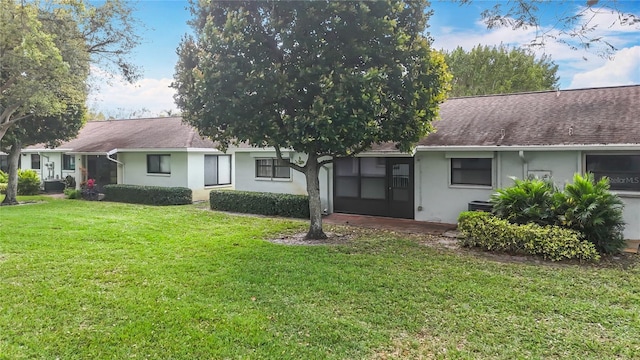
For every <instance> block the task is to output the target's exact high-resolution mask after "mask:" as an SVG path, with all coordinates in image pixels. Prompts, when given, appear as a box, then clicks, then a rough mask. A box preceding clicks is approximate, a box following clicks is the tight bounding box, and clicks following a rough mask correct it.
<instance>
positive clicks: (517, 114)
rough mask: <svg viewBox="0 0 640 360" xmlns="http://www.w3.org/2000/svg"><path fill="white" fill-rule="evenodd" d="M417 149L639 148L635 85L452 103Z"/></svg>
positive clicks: (639, 88)
mask: <svg viewBox="0 0 640 360" xmlns="http://www.w3.org/2000/svg"><path fill="white" fill-rule="evenodd" d="M440 115H441V120H438V121H436V122H434V126H435V128H436V129H437V131H436V132H435V133H432V134H430V135H428V136H427V137H426V138H424V139H422V140H421V141H420V142H419V143H418V145H419V146H427V147H429V146H545V145H605V144H640V85H632V86H618V87H605V88H592V89H576V90H561V91H543V92H531V93H519V94H506V95H491V96H475V97H461V98H452V99H449V100H447V101H446V102H445V103H443V104H442V105H441V107H440Z"/></svg>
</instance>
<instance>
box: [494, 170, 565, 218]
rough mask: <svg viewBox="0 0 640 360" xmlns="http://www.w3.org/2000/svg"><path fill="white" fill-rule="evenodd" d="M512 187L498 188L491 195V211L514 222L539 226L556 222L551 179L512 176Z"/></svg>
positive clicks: (553, 188)
mask: <svg viewBox="0 0 640 360" xmlns="http://www.w3.org/2000/svg"><path fill="white" fill-rule="evenodd" d="M511 179H512V180H513V181H514V183H515V184H514V185H513V186H512V187H508V188H504V189H499V190H498V191H497V192H496V193H495V194H493V195H492V196H491V199H490V201H491V203H492V204H493V213H494V214H495V215H496V216H498V217H500V218H502V219H505V220H508V221H509V222H511V223H514V224H528V223H535V224H538V225H541V226H544V225H551V224H554V223H556V213H555V211H554V210H555V206H554V194H555V193H556V187H555V185H553V182H551V181H545V180H539V179H528V180H519V179H516V178H514V177H512V178H511Z"/></svg>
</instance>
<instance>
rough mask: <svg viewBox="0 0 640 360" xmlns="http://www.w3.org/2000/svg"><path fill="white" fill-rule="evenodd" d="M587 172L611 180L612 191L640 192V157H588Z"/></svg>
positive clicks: (597, 177) (598, 178) (598, 177)
mask: <svg viewBox="0 0 640 360" xmlns="http://www.w3.org/2000/svg"><path fill="white" fill-rule="evenodd" d="M586 165H587V166H586V168H587V172H591V173H593V175H594V176H595V178H596V180H600V179H602V178H603V177H605V176H606V177H608V178H609V184H610V185H611V190H627V191H640V155H587V156H586Z"/></svg>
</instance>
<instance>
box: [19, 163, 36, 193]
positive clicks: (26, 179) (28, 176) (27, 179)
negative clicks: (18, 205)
mask: <svg viewBox="0 0 640 360" xmlns="http://www.w3.org/2000/svg"><path fill="white" fill-rule="evenodd" d="M39 193H40V177H39V176H38V173H37V172H35V171H34V170H22V169H18V195H37V194H39Z"/></svg>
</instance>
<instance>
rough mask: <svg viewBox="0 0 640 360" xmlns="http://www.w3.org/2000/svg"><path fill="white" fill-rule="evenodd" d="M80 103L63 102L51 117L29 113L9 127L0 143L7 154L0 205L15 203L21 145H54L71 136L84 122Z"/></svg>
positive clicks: (0, 148) (83, 106) (74, 134)
mask: <svg viewBox="0 0 640 360" xmlns="http://www.w3.org/2000/svg"><path fill="white" fill-rule="evenodd" d="M85 116H86V109H85V105H84V102H78V103H76V104H67V106H66V111H65V112H64V113H61V114H56V115H55V116H47V117H42V116H32V117H29V118H26V119H24V120H22V121H21V122H20V124H19V126H14V127H12V128H11V129H10V130H9V131H8V132H7V134H6V135H5V137H4V138H3V139H2V142H0V150H2V151H5V152H7V153H8V154H9V156H8V165H9V169H8V175H9V181H8V183H7V192H6V195H5V198H4V200H2V205H15V204H17V203H18V200H17V195H18V161H19V159H20V152H21V149H22V147H24V146H29V145H34V144H39V143H45V144H47V146H50V147H56V146H59V145H60V142H62V141H66V140H70V139H71V138H74V137H75V136H76V135H77V134H78V131H80V129H81V128H82V126H83V125H84V124H85Z"/></svg>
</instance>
